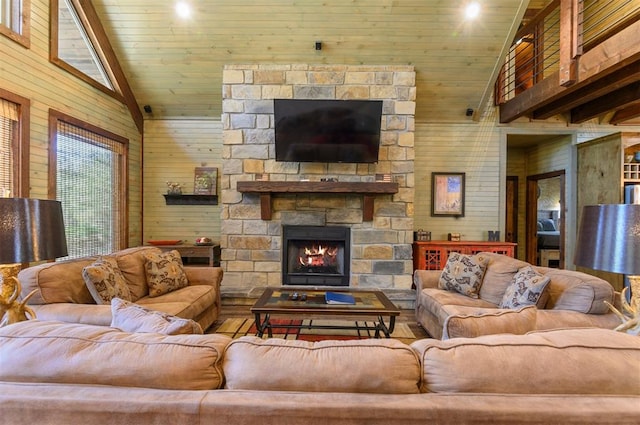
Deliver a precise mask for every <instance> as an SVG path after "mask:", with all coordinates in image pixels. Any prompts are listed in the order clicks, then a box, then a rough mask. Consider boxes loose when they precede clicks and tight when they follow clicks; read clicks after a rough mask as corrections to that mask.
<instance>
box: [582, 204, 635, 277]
mask: <svg viewBox="0 0 640 425" xmlns="http://www.w3.org/2000/svg"><path fill="white" fill-rule="evenodd" d="M574 263H575V264H576V265H577V266H582V267H587V268H590V269H594V270H603V271H607V272H613V273H620V274H628V275H640V205H637V204H608V205H588V206H585V207H583V209H582V219H581V221H580V227H579V228H578V237H577V242H576V255H575V259H574Z"/></svg>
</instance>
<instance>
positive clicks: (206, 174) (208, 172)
mask: <svg viewBox="0 0 640 425" xmlns="http://www.w3.org/2000/svg"><path fill="white" fill-rule="evenodd" d="M217 182H218V169H217V168H215V167H196V168H195V172H194V180H193V193H194V194H195V195H215V194H216V193H218V188H217Z"/></svg>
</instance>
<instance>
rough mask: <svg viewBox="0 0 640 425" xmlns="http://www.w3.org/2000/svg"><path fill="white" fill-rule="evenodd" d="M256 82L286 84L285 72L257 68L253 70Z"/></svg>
mask: <svg viewBox="0 0 640 425" xmlns="http://www.w3.org/2000/svg"><path fill="white" fill-rule="evenodd" d="M253 83H254V84H278V85H281V84H284V83H285V72H284V71H280V70H278V71H265V70H256V71H254V72H253Z"/></svg>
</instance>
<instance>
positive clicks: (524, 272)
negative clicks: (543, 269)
mask: <svg viewBox="0 0 640 425" xmlns="http://www.w3.org/2000/svg"><path fill="white" fill-rule="evenodd" d="M549 281H550V279H549V277H548V276H544V275H542V274H540V273H538V272H537V271H535V270H534V269H533V267H531V266H526V267H523V268H521V269H520V270H519V271H518V273H516V274H515V276H513V280H512V281H511V283H510V284H509V286H507V290H506V291H505V293H504V295H503V296H502V301H501V302H500V308H512V309H513V308H518V307H522V306H526V305H536V304H537V303H538V301H539V300H541V299H542V298H543V293H544V290H545V289H546V287H547V285H548V284H549Z"/></svg>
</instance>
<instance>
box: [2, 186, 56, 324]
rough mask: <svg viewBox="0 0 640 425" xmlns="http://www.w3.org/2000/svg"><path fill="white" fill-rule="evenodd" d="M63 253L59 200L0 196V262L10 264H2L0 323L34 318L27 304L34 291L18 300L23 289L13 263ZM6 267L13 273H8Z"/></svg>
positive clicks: (45, 258) (41, 259)
mask: <svg viewBox="0 0 640 425" xmlns="http://www.w3.org/2000/svg"><path fill="white" fill-rule="evenodd" d="M66 255H67V240H66V237H65V231H64V220H63V218H62V205H61V204H60V202H59V201H54V200H42V199H29V198H0V265H9V266H4V269H5V272H4V273H2V276H4V277H3V278H2V279H0V326H3V325H6V324H10V323H14V322H19V321H22V320H27V319H28V317H27V314H28V315H29V316H31V318H35V313H34V312H33V310H31V309H30V308H29V307H28V306H27V305H26V303H27V301H28V300H29V298H30V297H31V296H32V295H33V294H34V293H35V291H36V290H34V291H32V292H31V293H30V294H28V295H27V296H26V297H24V298H23V299H22V300H18V298H19V296H20V292H21V291H22V288H21V285H20V282H19V281H18V279H17V277H16V276H15V275H16V274H17V271H18V270H19V266H15V263H29V262H33V261H44V260H51V259H54V258H57V257H64V256H66ZM0 267H2V266H0ZM7 269H8V270H13V272H9V273H7V272H6V270H7ZM0 271H1V270H0ZM2 276H0V277H2Z"/></svg>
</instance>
